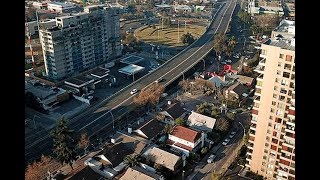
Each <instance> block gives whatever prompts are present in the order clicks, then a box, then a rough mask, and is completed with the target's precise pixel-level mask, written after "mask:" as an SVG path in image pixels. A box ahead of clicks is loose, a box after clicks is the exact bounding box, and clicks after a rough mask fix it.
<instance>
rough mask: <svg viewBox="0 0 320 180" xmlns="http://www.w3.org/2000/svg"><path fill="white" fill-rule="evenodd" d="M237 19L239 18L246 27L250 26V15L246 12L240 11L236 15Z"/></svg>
mask: <svg viewBox="0 0 320 180" xmlns="http://www.w3.org/2000/svg"><path fill="white" fill-rule="evenodd" d="M238 17H239V18H240V20H241V21H242V22H244V23H246V24H248V25H250V24H251V23H252V22H251V15H250V14H249V13H248V12H246V11H243V10H240V11H239V13H238Z"/></svg>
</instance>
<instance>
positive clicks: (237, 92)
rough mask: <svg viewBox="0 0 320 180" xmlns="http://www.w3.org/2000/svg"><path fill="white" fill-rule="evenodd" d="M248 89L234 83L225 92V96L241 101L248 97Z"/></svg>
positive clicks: (238, 83)
mask: <svg viewBox="0 0 320 180" xmlns="http://www.w3.org/2000/svg"><path fill="white" fill-rule="evenodd" d="M248 92H249V88H248V87H246V86H245V85H243V84H241V83H240V82H236V83H234V84H233V85H232V86H230V87H229V88H227V89H226V90H225V96H226V97H227V98H228V97H229V96H233V97H235V98H237V99H242V98H244V97H247V96H248V94H247V93H248Z"/></svg>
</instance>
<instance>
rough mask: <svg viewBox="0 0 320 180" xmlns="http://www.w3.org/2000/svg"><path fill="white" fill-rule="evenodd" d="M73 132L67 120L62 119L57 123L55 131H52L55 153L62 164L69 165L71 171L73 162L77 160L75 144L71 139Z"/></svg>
mask: <svg viewBox="0 0 320 180" xmlns="http://www.w3.org/2000/svg"><path fill="white" fill-rule="evenodd" d="M73 132H74V131H73V130H70V129H69V128H68V126H67V120H66V119H65V118H61V119H60V120H59V121H58V122H57V126H56V127H55V129H53V130H52V131H51V135H52V136H53V148H54V149H53V152H54V154H55V155H56V158H57V160H58V161H59V162H60V163H61V164H64V163H66V164H69V165H70V167H71V169H73V167H72V161H74V160H76V152H75V150H74V147H75V143H74V140H73V139H72V137H71V135H72V133H73Z"/></svg>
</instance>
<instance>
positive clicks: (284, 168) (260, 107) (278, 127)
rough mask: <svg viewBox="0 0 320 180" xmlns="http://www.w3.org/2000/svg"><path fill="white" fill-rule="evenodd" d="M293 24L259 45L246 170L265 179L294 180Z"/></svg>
mask: <svg viewBox="0 0 320 180" xmlns="http://www.w3.org/2000/svg"><path fill="white" fill-rule="evenodd" d="M294 26H295V24H294V22H293V21H287V20H284V21H282V22H281V23H280V25H279V26H278V27H277V28H276V29H275V30H274V31H273V32H272V36H271V37H272V38H271V39H269V40H268V41H266V42H265V43H263V44H262V45H261V54H260V62H259V65H258V66H257V68H256V69H255V71H256V72H258V73H259V74H260V75H259V76H258V78H257V85H256V91H255V96H254V98H255V99H254V106H253V109H252V120H251V126H250V129H249V144H248V152H247V159H246V166H247V167H249V169H250V170H251V171H253V172H256V173H258V174H260V175H263V176H264V177H266V178H267V179H281V180H284V179H289V180H294V179H295V40H294Z"/></svg>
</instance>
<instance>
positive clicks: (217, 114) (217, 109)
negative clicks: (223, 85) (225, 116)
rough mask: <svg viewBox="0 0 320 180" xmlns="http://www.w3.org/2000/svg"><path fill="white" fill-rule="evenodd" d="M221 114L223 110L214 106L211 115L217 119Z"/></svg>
mask: <svg viewBox="0 0 320 180" xmlns="http://www.w3.org/2000/svg"><path fill="white" fill-rule="evenodd" d="M220 115H221V111H220V109H219V108H218V107H215V106H213V107H212V109H211V117H213V118H215V119H217V118H219V117H220Z"/></svg>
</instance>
